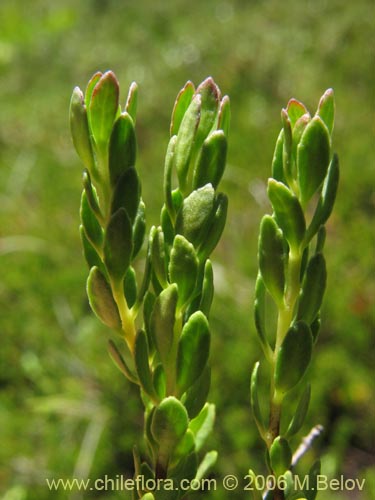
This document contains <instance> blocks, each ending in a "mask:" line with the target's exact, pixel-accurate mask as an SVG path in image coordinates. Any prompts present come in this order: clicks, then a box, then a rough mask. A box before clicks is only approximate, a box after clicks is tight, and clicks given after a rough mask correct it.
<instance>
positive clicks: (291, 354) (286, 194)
mask: <svg viewBox="0 0 375 500" xmlns="http://www.w3.org/2000/svg"><path fill="white" fill-rule="evenodd" d="M281 121H282V130H281V132H280V135H279V137H278V139H277V142H276V149H275V153H274V157H273V164H272V177H271V178H270V179H269V181H268V191H267V192H268V197H269V199H270V202H271V205H272V209H273V213H272V215H265V216H264V217H263V219H262V221H261V224H260V235H259V245H258V261H259V274H258V278H257V282H256V290H255V304H254V313H255V325H256V331H257V333H258V337H259V340H260V344H261V346H262V350H263V353H264V356H265V359H266V362H267V363H268V365H269V368H270V370H269V372H270V388H271V390H270V396H269V401H268V404H269V409H270V410H269V419H268V422H265V420H264V418H263V415H262V414H261V410H260V407H261V405H260V402H259V399H258V398H259V396H258V393H259V392H260V390H259V376H258V372H259V367H260V364H259V362H258V363H256V365H255V367H254V370H253V373H252V377H251V406H252V411H253V415H254V419H255V422H256V424H257V427H258V429H259V432H260V435H261V436H262V438H263V440H264V442H265V444H266V447H267V467H268V469H269V472H270V473H271V474H273V475H274V478H275V480H276V484H278V482H277V480H278V479H279V478H282V479H283V481H284V483H281V484H284V485H285V488H281V487H280V488H276V489H273V490H272V491H271V489H269V491H268V492H267V493H266V497H267V499H272V498H273V499H274V500H283V499H288V498H292V497H293V498H294V496H293V495H295V494H296V492H295V491H294V488H293V484H294V483H293V480H292V472H291V469H292V465H293V463H292V457H293V454H292V450H291V448H290V444H289V439H290V438H291V437H292V436H294V435H295V434H297V432H298V431H299V430H300V429H301V427H302V425H303V422H304V419H305V416H306V413H307V409H308V405H309V400H310V386H309V384H308V383H307V382H306V376H304V375H305V372H306V370H307V368H308V366H309V364H310V360H311V356H312V352H313V348H314V345H315V343H316V341H317V336H318V331H319V327H320V308H321V305H322V300H323V295H324V290H325V286H326V274H327V273H326V264H325V259H324V255H323V251H324V243H325V235H326V231H325V223H326V222H327V220H328V218H329V216H330V214H331V212H332V208H333V205H334V201H335V197H336V191H337V186H338V179H339V165H338V158H337V156H336V155H334V154H332V144H331V136H332V130H333V122H334V97H333V91H332V89H329V90H327V91H326V92H325V94H324V95H323V96H322V98H321V99H320V102H319V106H318V109H317V112H316V113H315V115H314V116H313V117H312V116H311V115H310V113H309V112H308V110H307V109H306V108H305V106H304V105H303V104H302V103H300V102H299V101H297V100H295V99H291V100H290V101H289V103H288V105H287V108H286V109H283V110H282V112H281ZM272 316H276V317H277V326H276V331H274V332H272V331H270V327H269V323H270V321H269V320H268V318H269V317H272ZM295 387H296V388H297V390H298V389H299V393H300V396H299V401H298V403H297V405H296V408H295V410H294V416H293V418H292V420H291V422H290V423H289V424H288V425H285V427H284V425H283V424H284V422H282V421H281V417H282V413H283V409H284V408H283V405H284V404H286V403H285V401H284V399H285V396H286V395H287V394H288V393H289V392H290V391H291V390H292V389H294V388H295ZM288 404H290V403H288ZM319 467H320V465H319V463H316V464H314V466H313V467H312V469H311V471H310V476H311V478H310V479H311V480H310V489H309V490H308V491H304V492H303V495H304V496H305V497H306V498H307V499H308V500H313V499H314V498H315V496H316V490H314V477H315V476H316V474H317V473H318V470H319ZM250 474H254V472H253V471H250ZM301 484H302V482H301ZM254 498H257V499H259V498H262V496H261V493H260V492H255V493H254Z"/></svg>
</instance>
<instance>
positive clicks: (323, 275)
mask: <svg viewBox="0 0 375 500" xmlns="http://www.w3.org/2000/svg"><path fill="white" fill-rule="evenodd" d="M326 282H327V271H326V263H325V259H324V256H323V254H321V253H317V254H315V255H314V256H313V257H311V259H310V261H309V263H308V265H307V269H306V273H305V277H304V280H303V284H302V293H301V296H300V299H299V305H298V316H297V318H298V319H302V320H303V321H304V322H305V323H307V324H308V325H310V324H311V323H312V322H313V321H314V319H315V318H316V316H317V314H318V312H319V310H320V307H321V305H322V302H323V296H324V291H325V288H326Z"/></svg>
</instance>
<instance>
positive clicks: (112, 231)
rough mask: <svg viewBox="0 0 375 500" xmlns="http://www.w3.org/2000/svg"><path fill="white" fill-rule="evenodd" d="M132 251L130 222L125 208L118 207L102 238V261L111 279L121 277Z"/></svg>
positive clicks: (119, 279)
mask: <svg viewBox="0 0 375 500" xmlns="http://www.w3.org/2000/svg"><path fill="white" fill-rule="evenodd" d="M132 252H133V242H132V227H131V223H130V220H129V217H128V215H127V213H126V212H125V209H124V208H120V209H119V210H117V212H115V213H114V214H113V215H112V217H111V219H110V221H109V224H108V226H107V229H106V232H105V240H104V263H105V265H106V267H107V269H108V272H109V274H110V275H111V276H112V278H113V279H115V280H117V281H121V280H122V279H123V277H124V276H125V273H126V271H127V269H128V267H129V265H130V260H131V255H132Z"/></svg>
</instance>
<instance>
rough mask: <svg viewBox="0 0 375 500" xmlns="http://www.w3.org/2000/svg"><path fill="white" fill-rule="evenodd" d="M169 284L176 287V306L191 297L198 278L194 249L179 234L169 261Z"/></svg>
mask: <svg viewBox="0 0 375 500" xmlns="http://www.w3.org/2000/svg"><path fill="white" fill-rule="evenodd" d="M168 272H169V278H170V282H171V283H172V282H173V283H177V286H178V306H179V307H182V306H183V305H184V304H185V303H186V302H187V301H188V300H189V299H190V297H191V296H192V294H193V293H194V290H195V285H196V282H197V276H198V258H197V255H196V253H195V250H194V247H193V245H192V244H191V243H189V241H187V239H185V238H184V237H183V236H181V235H180V234H178V235H176V237H175V239H174V242H173V247H172V251H171V255H170V261H169V268H168Z"/></svg>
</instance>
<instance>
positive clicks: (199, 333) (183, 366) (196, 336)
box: [177, 311, 210, 394]
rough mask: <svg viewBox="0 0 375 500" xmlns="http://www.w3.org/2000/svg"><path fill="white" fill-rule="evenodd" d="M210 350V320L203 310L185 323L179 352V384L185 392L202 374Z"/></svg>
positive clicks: (181, 392)
mask: <svg viewBox="0 0 375 500" xmlns="http://www.w3.org/2000/svg"><path fill="white" fill-rule="evenodd" d="M209 351H210V331H209V327H208V321H207V318H206V317H205V315H204V314H203V313H202V312H201V311H197V312H195V313H194V314H192V315H191V316H190V318H189V319H188V321H187V322H186V323H185V325H184V327H183V329H182V333H181V337H180V340H179V342H178V352H177V386H178V389H179V393H180V394H183V393H184V392H185V391H186V390H187V389H188V388H189V387H190V386H191V385H192V384H193V383H194V382H195V381H196V380H197V378H198V377H199V376H200V375H201V374H202V372H203V370H204V368H205V366H206V364H207V361H208V356H209Z"/></svg>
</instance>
